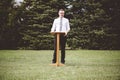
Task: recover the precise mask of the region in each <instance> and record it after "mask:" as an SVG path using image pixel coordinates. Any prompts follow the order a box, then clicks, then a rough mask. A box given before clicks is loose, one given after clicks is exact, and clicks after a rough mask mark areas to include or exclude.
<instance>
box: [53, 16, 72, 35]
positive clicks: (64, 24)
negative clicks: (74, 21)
mask: <svg viewBox="0 0 120 80" xmlns="http://www.w3.org/2000/svg"><path fill="white" fill-rule="evenodd" d="M60 19H61V18H60V17H59V18H56V19H55V20H54V22H53V25H52V28H51V32H65V33H68V32H69V30H70V25H69V20H68V19H67V18H64V17H63V18H62V29H61V31H60Z"/></svg>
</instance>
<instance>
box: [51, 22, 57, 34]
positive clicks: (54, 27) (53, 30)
mask: <svg viewBox="0 0 120 80" xmlns="http://www.w3.org/2000/svg"><path fill="white" fill-rule="evenodd" d="M55 30H56V26H55V20H54V21H53V25H52V28H51V32H55Z"/></svg>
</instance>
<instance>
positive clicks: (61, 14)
mask: <svg viewBox="0 0 120 80" xmlns="http://www.w3.org/2000/svg"><path fill="white" fill-rule="evenodd" d="M64 14H65V11H64V10H63V9H60V10H59V12H58V15H59V17H64Z"/></svg>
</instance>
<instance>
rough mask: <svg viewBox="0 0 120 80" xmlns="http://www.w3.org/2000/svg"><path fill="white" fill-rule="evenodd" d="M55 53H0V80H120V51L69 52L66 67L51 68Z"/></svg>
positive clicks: (36, 51)
mask: <svg viewBox="0 0 120 80" xmlns="http://www.w3.org/2000/svg"><path fill="white" fill-rule="evenodd" d="M52 55H53V50H0V80H120V50H66V64H65V66H59V67H56V66H51V65H50V64H51V59H52Z"/></svg>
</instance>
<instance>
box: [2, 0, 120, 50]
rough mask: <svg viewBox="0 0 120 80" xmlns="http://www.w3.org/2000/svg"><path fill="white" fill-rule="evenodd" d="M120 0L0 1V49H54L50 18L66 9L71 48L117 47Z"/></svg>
mask: <svg viewBox="0 0 120 80" xmlns="http://www.w3.org/2000/svg"><path fill="white" fill-rule="evenodd" d="M119 5H120V0H24V2H23V3H22V4H21V6H15V2H14V0H0V49H37V50H39V49H53V36H52V35H50V33H49V32H50V29H51V27H52V23H53V20H54V19H55V18H56V17H58V15H57V12H58V10H59V9H60V8H63V9H65V11H66V15H65V17H67V18H68V19H69V20H70V25H71V31H70V32H69V34H68V42H67V45H68V47H70V48H71V49H120V41H119V40H120V33H119V31H120V22H119V21H120V14H119V13H120V6H119Z"/></svg>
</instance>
